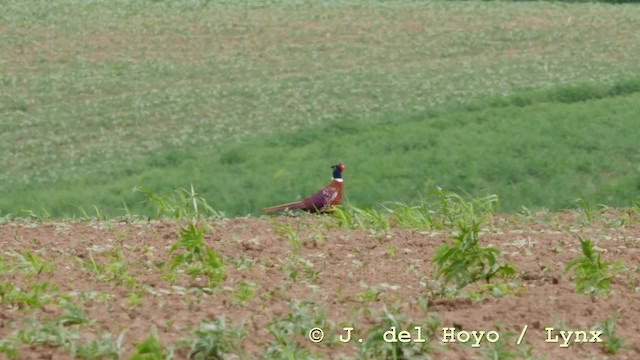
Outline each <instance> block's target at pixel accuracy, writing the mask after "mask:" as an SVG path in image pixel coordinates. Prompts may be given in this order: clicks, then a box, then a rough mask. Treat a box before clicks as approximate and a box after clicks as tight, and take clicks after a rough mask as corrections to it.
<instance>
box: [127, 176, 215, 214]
mask: <svg viewBox="0 0 640 360" xmlns="http://www.w3.org/2000/svg"><path fill="white" fill-rule="evenodd" d="M134 191H135V192H139V193H142V194H144V195H146V196H147V201H148V202H150V203H152V204H154V205H155V207H156V217H158V218H159V217H164V216H167V217H169V218H172V219H189V218H224V213H222V212H219V211H217V210H215V209H214V208H213V207H211V206H210V205H209V204H208V203H207V200H206V199H205V198H204V197H202V196H201V195H200V194H198V193H197V192H196V191H195V189H194V187H193V184H191V188H190V189H189V190H187V189H183V188H178V189H175V190H174V192H173V193H172V194H171V195H170V196H169V195H166V196H162V195H159V194H157V193H154V192H152V191H150V190H147V189H145V188H144V187H136V188H134Z"/></svg>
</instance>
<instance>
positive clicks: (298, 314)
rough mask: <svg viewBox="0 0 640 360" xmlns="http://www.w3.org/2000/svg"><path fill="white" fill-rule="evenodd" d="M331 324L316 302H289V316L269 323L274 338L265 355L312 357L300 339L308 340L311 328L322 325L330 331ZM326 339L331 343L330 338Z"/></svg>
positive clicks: (269, 356)
mask: <svg viewBox="0 0 640 360" xmlns="http://www.w3.org/2000/svg"><path fill="white" fill-rule="evenodd" d="M330 325H331V324H329V323H328V322H327V320H326V315H325V313H324V311H322V310H321V309H318V306H317V305H315V303H313V302H292V303H290V304H289V313H288V314H287V316H285V317H282V318H276V319H274V320H273V321H271V323H270V324H269V326H268V328H267V329H268V330H269V333H270V334H271V336H272V337H273V340H272V341H269V342H268V348H267V350H266V352H265V355H266V356H267V357H268V358H286V359H301V358H309V357H312V356H313V355H312V353H311V352H310V351H309V350H308V349H307V348H305V347H301V346H300V341H301V340H302V341H304V340H307V336H308V332H309V330H310V329H313V328H314V327H320V328H322V329H324V330H325V331H328V330H329V329H330V328H331V327H332V326H330ZM307 341H308V340H307ZM325 341H326V343H330V340H329V339H325ZM323 343H324V342H323Z"/></svg>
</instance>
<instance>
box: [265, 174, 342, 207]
mask: <svg viewBox="0 0 640 360" xmlns="http://www.w3.org/2000/svg"><path fill="white" fill-rule="evenodd" d="M331 168H332V169H333V178H332V179H331V182H330V183H329V184H328V185H327V186H325V187H323V188H322V189H320V190H318V192H316V193H315V194H313V195H311V196H309V197H308V198H306V199H304V200H302V201H296V202H292V203H288V204H282V205H276V206H272V207H268V208H264V209H262V211H263V212H265V213H272V212H276V211H282V210H286V209H289V210H295V209H300V210H304V211H309V212H311V213H315V212H320V213H325V212H327V211H329V209H330V208H331V207H332V206H336V205H340V201H341V200H342V172H343V171H344V165H342V163H340V164H337V165H333V166H331Z"/></svg>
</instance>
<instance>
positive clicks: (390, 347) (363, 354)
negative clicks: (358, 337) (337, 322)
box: [358, 305, 434, 360]
mask: <svg viewBox="0 0 640 360" xmlns="http://www.w3.org/2000/svg"><path fill="white" fill-rule="evenodd" d="M399 312H400V311H399V309H396V308H393V307H392V308H391V309H389V308H387V306H386V305H385V306H384V307H383V308H382V312H381V314H380V315H379V316H378V317H377V319H376V325H375V326H374V327H372V328H370V329H369V330H368V331H367V333H366V339H365V340H364V342H362V344H361V345H359V346H358V357H359V358H361V359H394V360H396V359H413V358H430V356H429V354H430V353H431V352H432V351H433V348H432V347H431V345H430V344H429V341H428V340H429V339H430V337H431V336H433V335H434V334H433V333H431V334H428V333H422V331H423V327H422V325H420V326H418V325H416V324H412V323H410V322H409V319H407V318H406V317H404V316H399V315H397V313H399ZM402 331H408V332H409V333H410V334H411V336H412V339H413V340H415V339H423V340H425V341H424V342H411V344H405V343H402V342H399V341H389V340H390V339H393V338H394V337H395V336H397V334H399V333H400V332H402ZM418 331H420V332H421V333H418ZM427 332H431V328H430V327H429V328H428V329H427ZM394 334H395V335H394Z"/></svg>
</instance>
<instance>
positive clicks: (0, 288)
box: [0, 282, 58, 311]
mask: <svg viewBox="0 0 640 360" xmlns="http://www.w3.org/2000/svg"><path fill="white" fill-rule="evenodd" d="M28 289H29V290H28V291H26V292H25V291H22V290H21V289H19V288H17V287H15V286H14V285H13V284H12V283H10V282H5V283H0V295H1V299H2V302H1V303H2V304H9V305H12V306H17V307H18V308H27V309H29V310H32V311H33V310H37V309H40V308H42V307H43V306H44V305H47V304H49V303H51V302H52V301H54V299H55V298H56V297H57V295H58V286H57V285H53V286H51V285H50V284H49V283H48V282H42V283H30V284H29V285H28Z"/></svg>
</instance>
